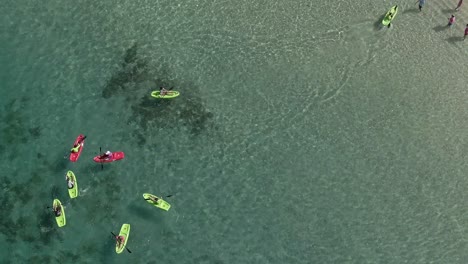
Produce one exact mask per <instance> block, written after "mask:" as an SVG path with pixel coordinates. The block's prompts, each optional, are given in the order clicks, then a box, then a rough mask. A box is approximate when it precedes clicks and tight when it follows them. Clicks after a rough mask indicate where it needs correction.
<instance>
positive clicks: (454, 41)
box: [446, 36, 463, 44]
mask: <svg viewBox="0 0 468 264" xmlns="http://www.w3.org/2000/svg"><path fill="white" fill-rule="evenodd" d="M446 40H447V41H448V42H450V43H452V44H456V43H457V42H460V41H463V37H460V36H454V37H450V38H447V39H446Z"/></svg>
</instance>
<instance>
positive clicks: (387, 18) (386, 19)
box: [382, 6, 398, 26]
mask: <svg viewBox="0 0 468 264" xmlns="http://www.w3.org/2000/svg"><path fill="white" fill-rule="evenodd" d="M397 13H398V6H392V8H390V10H389V11H388V12H387V13H386V14H385V17H384V19H383V20H382V25H384V26H388V25H390V23H391V22H392V20H393V19H394V18H395V16H396V14H397Z"/></svg>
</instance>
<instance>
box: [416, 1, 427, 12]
mask: <svg viewBox="0 0 468 264" xmlns="http://www.w3.org/2000/svg"><path fill="white" fill-rule="evenodd" d="M417 2H418V1H416V3H417ZM425 3H426V0H419V12H421V11H422V8H423V6H424V4H425Z"/></svg>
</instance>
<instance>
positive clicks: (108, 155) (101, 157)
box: [99, 150, 112, 160]
mask: <svg viewBox="0 0 468 264" xmlns="http://www.w3.org/2000/svg"><path fill="white" fill-rule="evenodd" d="M99 158H100V159H106V160H109V159H112V152H110V151H109V150H108V151H106V153H104V154H102V155H101V156H99Z"/></svg>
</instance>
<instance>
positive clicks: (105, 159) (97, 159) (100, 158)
mask: <svg viewBox="0 0 468 264" xmlns="http://www.w3.org/2000/svg"><path fill="white" fill-rule="evenodd" d="M123 158H125V153H123V152H122V151H117V152H112V158H109V157H106V156H104V155H99V156H96V157H94V158H93V160H94V161H95V162H97V163H109V162H113V161H116V160H121V159H123Z"/></svg>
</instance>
